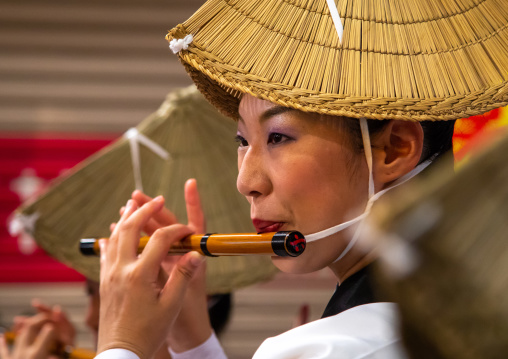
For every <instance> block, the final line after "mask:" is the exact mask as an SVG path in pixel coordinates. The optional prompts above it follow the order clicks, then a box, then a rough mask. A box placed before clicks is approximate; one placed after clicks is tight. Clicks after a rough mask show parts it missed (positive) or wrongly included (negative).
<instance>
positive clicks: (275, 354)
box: [95, 303, 407, 359]
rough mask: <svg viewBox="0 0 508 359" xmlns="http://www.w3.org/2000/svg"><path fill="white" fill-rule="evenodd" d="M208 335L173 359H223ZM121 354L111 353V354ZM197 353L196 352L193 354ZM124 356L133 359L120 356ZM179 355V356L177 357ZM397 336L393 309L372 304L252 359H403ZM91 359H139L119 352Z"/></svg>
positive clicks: (293, 333)
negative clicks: (200, 343)
mask: <svg viewBox="0 0 508 359" xmlns="http://www.w3.org/2000/svg"><path fill="white" fill-rule="evenodd" d="M213 337H215V335H212V337H210V338H209V339H208V340H207V341H206V342H205V343H203V344H202V345H200V346H199V347H197V348H194V349H191V350H189V351H187V352H184V353H180V354H177V357H174V359H183V358H185V359H187V358H189V359H190V358H196V359H202V358H208V359H212V358H213V359H225V358H226V356H225V354H224V352H223V351H222V348H221V347H220V344H219V342H218V341H217V340H216V338H213ZM115 350H116V351H121V352H113V351H115ZM194 350H197V352H194ZM124 352H127V353H128V354H131V355H133V356H130V357H129V356H124V355H125V354H126V353H124ZM213 353H215V354H213ZM180 355H181V356H180ZM406 358H407V355H406V354H405V352H404V349H403V348H402V345H401V342H400V335H399V332H398V317H397V306H396V305H395V304H393V303H372V304H365V305H361V306H358V307H354V308H351V309H349V310H346V311H344V312H342V313H339V314H337V315H334V316H332V317H328V318H324V319H319V320H316V321H314V322H311V323H308V324H305V325H302V326H300V327H297V328H295V329H292V330H289V331H287V332H285V333H283V334H281V335H278V336H276V337H273V338H268V339H266V340H265V341H264V342H263V344H261V346H260V347H259V349H258V350H257V351H256V353H255V354H254V357H253V359H406ZM95 359H139V358H138V357H137V355H135V354H133V353H131V352H129V351H126V350H121V349H112V350H107V351H105V352H103V353H101V354H99V355H98V356H96V357H95Z"/></svg>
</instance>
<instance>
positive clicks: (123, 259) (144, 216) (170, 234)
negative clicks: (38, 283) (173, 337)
mask: <svg viewBox="0 0 508 359" xmlns="http://www.w3.org/2000/svg"><path fill="white" fill-rule="evenodd" d="M163 206H164V200H163V198H162V197H157V198H155V199H153V200H150V201H148V202H146V203H144V204H143V205H142V206H141V207H138V204H137V203H136V201H134V200H129V202H128V203H127V206H126V208H125V210H124V211H123V214H122V216H121V218H120V221H119V222H118V223H117V224H116V225H115V226H114V230H113V233H112V234H111V237H110V238H109V240H101V241H100V246H101V285H100V296H101V310H100V323H99V343H98V352H102V351H104V350H107V349H111V348H123V349H128V350H131V351H132V352H134V353H135V354H137V355H138V356H139V357H141V358H150V357H152V356H153V355H154V353H155V352H156V351H157V349H158V348H159V347H160V346H161V344H162V343H163V342H164V340H165V338H166V336H167V334H168V332H169V329H170V327H171V325H172V324H173V323H174V321H175V319H176V317H177V316H178V314H179V312H180V308H181V306H182V301H183V298H184V295H185V291H186V289H187V286H188V285H189V282H190V280H191V279H192V277H193V276H194V274H195V273H196V271H197V269H198V267H199V266H200V264H201V263H202V261H203V257H202V256H200V255H199V254H197V253H195V252H191V253H187V254H185V255H184V256H181V257H178V258H177V259H176V261H175V263H173V266H172V268H171V271H170V272H169V277H168V279H167V280H166V281H163V280H160V278H161V264H162V262H163V260H164V258H165V257H166V254H167V252H168V250H169V248H170V247H171V245H172V244H173V243H175V242H177V241H180V240H181V239H182V238H184V237H185V236H187V235H189V234H191V233H192V232H193V231H192V229H191V228H189V227H187V226H184V225H181V224H173V225H170V226H167V227H161V228H159V229H157V230H155V232H154V233H153V235H152V236H151V239H150V241H149V242H148V244H147V245H146V247H145V249H144V251H143V253H142V254H141V255H140V256H139V258H138V255H137V247H138V244H139V238H140V235H141V231H142V230H143V229H144V228H147V226H150V225H151V223H154V221H156V220H157V218H158V216H157V214H159V213H160V212H161V210H162V208H163Z"/></svg>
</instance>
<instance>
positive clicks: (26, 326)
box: [0, 313, 56, 359]
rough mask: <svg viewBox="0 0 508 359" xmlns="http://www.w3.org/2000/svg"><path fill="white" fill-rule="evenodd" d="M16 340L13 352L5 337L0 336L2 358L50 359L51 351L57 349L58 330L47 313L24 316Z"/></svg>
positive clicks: (0, 355)
mask: <svg viewBox="0 0 508 359" xmlns="http://www.w3.org/2000/svg"><path fill="white" fill-rule="evenodd" d="M16 334H17V336H16V341H15V343H14V348H13V349H12V353H9V348H8V347H7V343H6V340H5V337H4V336H3V335H2V336H1V337H0V358H2V359H48V358H54V357H53V356H50V351H51V350H52V349H55V343H56V330H55V325H54V323H52V322H51V319H50V318H49V316H48V315H46V314H45V313H39V314H37V315H35V316H33V317H29V318H24V319H23V323H22V325H19V326H18V330H17V331H16Z"/></svg>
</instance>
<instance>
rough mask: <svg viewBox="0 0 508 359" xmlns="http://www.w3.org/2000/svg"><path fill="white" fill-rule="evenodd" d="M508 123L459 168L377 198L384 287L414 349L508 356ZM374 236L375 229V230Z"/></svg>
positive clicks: (444, 354) (416, 353)
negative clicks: (497, 137) (487, 146)
mask: <svg viewBox="0 0 508 359" xmlns="http://www.w3.org/2000/svg"><path fill="white" fill-rule="evenodd" d="M506 153H508V133H507V132H506V131H505V133H504V136H503V137H502V140H501V141H497V143H496V144H495V145H493V146H491V148H490V149H489V150H488V151H487V152H485V153H483V154H482V155H480V156H479V157H477V158H475V159H473V160H471V162H469V163H467V164H465V165H464V166H463V167H461V169H460V170H459V171H458V172H457V174H456V175H453V174H448V175H443V172H442V171H441V170H440V168H439V166H436V167H435V168H433V169H429V173H428V177H427V178H425V177H424V178H421V177H420V178H418V177H417V178H415V179H414V180H413V181H411V182H410V183H408V184H406V185H405V186H403V187H402V186H401V187H400V189H396V190H394V192H392V193H390V194H387V195H386V196H385V197H383V198H382V199H380V200H379V202H378V203H377V205H375V206H374V208H373V211H372V213H371V217H370V224H371V226H370V229H371V233H370V234H371V235H375V237H374V238H375V240H376V242H377V245H378V246H379V248H380V260H379V261H378V262H379V263H378V266H377V273H378V275H379V278H380V285H381V288H382V289H384V290H385V292H386V293H388V294H389V295H390V297H391V298H390V299H393V300H395V301H396V302H397V303H398V305H399V308H400V310H401V314H402V320H403V327H402V332H403V336H404V337H405V344H406V346H407V347H408V348H409V350H410V352H411V358H450V359H452V358H461V359H472V358H506V356H507V353H508V340H507V338H508V245H507V241H506V239H507V235H508V221H507V213H508V166H506ZM370 237H371V238H372V236H370Z"/></svg>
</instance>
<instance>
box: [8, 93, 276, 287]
mask: <svg viewBox="0 0 508 359" xmlns="http://www.w3.org/2000/svg"><path fill="white" fill-rule="evenodd" d="M137 129H138V131H139V133H141V134H143V135H144V136H146V138H148V139H149V140H151V141H153V142H155V143H156V144H158V145H159V146H161V147H162V149H164V150H166V151H167V152H169V154H170V158H169V159H168V160H164V159H162V158H161V157H159V156H158V155H157V154H155V153H153V152H152V151H151V150H150V149H148V148H147V147H146V146H145V145H144V144H143V143H140V144H139V159H140V172H141V182H142V186H143V190H144V192H145V193H147V194H148V195H150V196H157V195H159V194H161V195H163V196H164V197H165V199H166V206H167V207H168V208H169V209H171V210H172V211H173V212H174V213H175V214H176V216H177V217H178V218H179V220H180V221H181V222H182V223H186V222H187V219H186V212H185V200H184V196H183V188H184V183H185V181H186V180H187V179H188V178H196V180H197V181H198V189H199V192H200V195H201V200H202V205H203V209H204V212H205V216H206V220H207V231H208V232H221V233H235V232H253V231H254V229H253V227H252V223H251V220H250V214H249V213H250V208H249V204H248V202H247V201H246V200H245V198H244V197H243V196H242V195H241V194H240V193H239V192H238V191H237V190H236V176H237V163H236V161H237V160H236V148H237V145H236V143H235V141H234V135H235V131H236V125H235V123H234V122H233V121H231V120H230V119H227V118H226V117H224V116H222V115H220V114H219V113H218V112H217V110H216V109H214V108H213V106H211V105H210V104H209V103H208V102H207V101H206V100H205V99H204V98H203V96H202V95H201V94H200V93H199V92H198V91H197V90H196V89H195V87H194V86H192V87H189V88H186V89H182V90H179V91H176V92H174V93H171V94H170V95H168V97H167V99H166V101H164V102H163V104H162V105H161V107H160V108H159V109H158V110H157V111H156V112H155V113H153V114H152V115H150V116H149V117H148V118H146V119H145V120H144V121H143V122H142V123H141V124H140V125H139V126H138V127H137ZM132 163H133V162H132V153H131V148H130V141H129V139H127V138H126V137H125V136H124V137H121V138H119V139H118V140H117V141H115V142H114V143H113V144H111V145H109V146H108V147H106V148H105V149H103V150H101V151H99V152H98V153H97V154H95V155H94V156H92V157H90V158H89V159H87V160H85V161H84V162H83V163H81V164H79V165H77V166H76V167H75V168H73V169H72V170H71V173H70V174H68V175H65V176H64V177H62V178H59V179H57V180H56V181H55V182H54V183H53V184H52V186H51V187H50V188H49V189H48V191H47V192H45V193H44V194H43V195H41V196H40V197H38V198H37V199H36V200H35V202H33V203H27V204H24V205H23V206H21V207H20V208H18V209H17V216H16V217H17V219H18V220H20V219H21V222H22V223H25V224H26V223H29V222H30V221H29V220H28V221H27V219H30V218H32V219H33V218H36V219H37V220H36V222H35V223H34V225H33V226H32V228H28V227H29V226H25V230H26V231H28V232H29V233H30V234H32V236H33V237H34V239H35V240H36V242H37V243H38V245H39V246H40V247H42V248H43V249H44V250H45V251H46V252H47V253H49V254H50V255H51V256H53V257H54V258H56V259H57V260H59V261H61V262H63V263H65V264H67V265H69V266H70V267H72V268H74V269H76V270H78V271H79V272H81V273H82V274H84V275H85V276H86V277H88V278H90V279H94V280H98V279H99V259H98V258H97V257H85V256H83V255H81V253H80V252H79V240H80V239H81V238H89V237H107V236H109V225H110V223H112V222H116V221H117V220H118V218H119V214H118V211H119V209H120V207H121V206H123V205H125V203H126V201H127V200H128V199H129V198H130V196H131V193H132V191H133V190H134V189H135V188H136V186H135V180H134V178H135V175H134V173H133V164H132ZM207 261H208V270H207V281H208V283H207V286H208V292H209V293H210V294H215V293H225V292H230V291H231V290H233V289H235V288H238V287H242V286H246V285H249V284H252V283H255V282H258V281H262V280H267V279H269V278H271V277H272V276H273V275H274V274H275V273H276V271H277V270H276V268H275V267H274V266H273V264H272V263H271V260H270V258H268V257H255V256H249V257H219V258H208V259H207Z"/></svg>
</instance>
